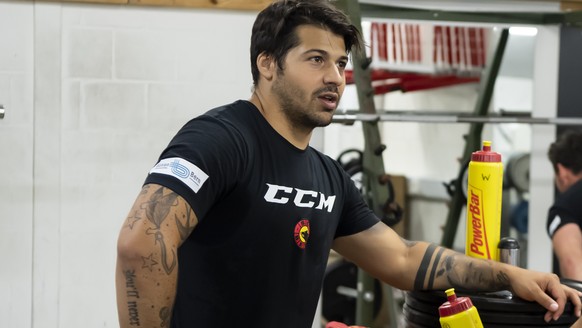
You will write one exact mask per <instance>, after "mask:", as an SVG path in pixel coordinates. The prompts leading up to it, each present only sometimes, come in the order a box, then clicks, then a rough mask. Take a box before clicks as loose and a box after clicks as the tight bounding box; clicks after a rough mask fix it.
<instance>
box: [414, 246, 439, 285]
mask: <svg viewBox="0 0 582 328" xmlns="http://www.w3.org/2000/svg"><path fill="white" fill-rule="evenodd" d="M435 249H436V246H435V245H434V244H430V245H428V248H427V249H426V252H425V253H424V256H423V257H422V261H421V262H420V267H419V268H418V271H417V272H416V279H414V289H415V290H420V289H423V288H422V287H423V286H424V280H425V279H426V271H427V268H428V265H429V263H430V260H431V258H432V254H433V253H434V251H435ZM434 265H435V264H434V263H433V266H434Z"/></svg>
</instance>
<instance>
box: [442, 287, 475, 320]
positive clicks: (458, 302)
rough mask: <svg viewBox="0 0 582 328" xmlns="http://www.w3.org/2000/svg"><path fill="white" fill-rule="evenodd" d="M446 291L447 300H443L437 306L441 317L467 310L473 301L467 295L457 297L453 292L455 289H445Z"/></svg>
mask: <svg viewBox="0 0 582 328" xmlns="http://www.w3.org/2000/svg"><path fill="white" fill-rule="evenodd" d="M445 293H447V299H448V301H447V302H444V303H443V304H442V305H441V306H439V315H440V316H441V317H448V316H450V315H454V314H457V313H460V312H463V311H467V310H469V309H470V308H472V307H473V302H471V299H470V298H468V297H459V298H457V295H456V294H455V289H454V288H451V289H447V290H446V291H445Z"/></svg>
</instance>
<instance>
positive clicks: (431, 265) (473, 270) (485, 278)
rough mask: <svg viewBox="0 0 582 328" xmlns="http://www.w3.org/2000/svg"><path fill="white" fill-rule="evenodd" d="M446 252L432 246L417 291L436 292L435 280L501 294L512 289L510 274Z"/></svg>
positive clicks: (419, 269) (416, 286) (422, 262)
mask: <svg viewBox="0 0 582 328" xmlns="http://www.w3.org/2000/svg"><path fill="white" fill-rule="evenodd" d="M445 251H446V249H445V248H443V247H438V250H437V246H436V245H433V244H431V245H429V246H428V248H427V249H426V252H425V253H424V256H423V258H422V260H421V263H420V266H419V268H418V272H417V274H416V279H415V281H414V289H415V290H422V289H428V290H430V289H433V288H434V284H435V280H441V281H442V279H445V281H446V284H448V285H450V286H451V287H455V288H459V289H476V290H500V289H503V288H508V287H509V277H508V276H507V273H506V272H504V271H498V272H496V271H495V269H494V268H493V266H492V264H491V263H490V262H487V261H484V260H481V259H474V258H469V257H464V256H461V255H460V254H457V253H452V252H447V253H445ZM441 258H442V259H441ZM427 272H429V273H428V274H427ZM427 278H428V282H427V283H426V284H425V280H427ZM441 283H442V282H441Z"/></svg>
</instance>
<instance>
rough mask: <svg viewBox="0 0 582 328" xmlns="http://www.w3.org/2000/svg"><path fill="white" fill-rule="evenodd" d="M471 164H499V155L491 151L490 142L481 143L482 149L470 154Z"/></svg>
mask: <svg viewBox="0 0 582 328" xmlns="http://www.w3.org/2000/svg"><path fill="white" fill-rule="evenodd" d="M471 161H473V162H494V163H497V162H501V154H499V153H496V152H494V151H491V141H483V148H482V149H481V150H478V151H476V152H473V154H471Z"/></svg>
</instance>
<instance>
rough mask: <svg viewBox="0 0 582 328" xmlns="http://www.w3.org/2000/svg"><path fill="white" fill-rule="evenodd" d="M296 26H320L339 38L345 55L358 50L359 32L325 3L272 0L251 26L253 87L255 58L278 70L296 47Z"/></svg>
mask: <svg viewBox="0 0 582 328" xmlns="http://www.w3.org/2000/svg"><path fill="white" fill-rule="evenodd" d="M300 25H314V26H321V27H323V28H326V29H329V30H330V31H331V32H333V33H334V34H337V35H340V36H343V39H344V42H345V46H346V49H347V51H348V52H351V51H352V50H354V51H359V50H361V48H362V43H361V42H362V41H361V34H360V32H359V30H358V29H357V28H356V27H355V26H354V25H353V24H352V23H351V22H350V20H349V18H348V17H347V15H346V14H344V13H343V12H342V11H341V10H339V9H338V8H336V7H335V6H334V5H332V4H331V3H330V2H329V0H279V1H275V2H274V3H272V4H270V5H269V6H268V7H267V8H265V9H264V10H263V11H261V12H260V13H259V15H258V16H257V19H256V20H255V23H254V25H253V30H252V36H251V71H252V74H253V84H254V85H255V86H256V85H257V83H258V81H259V69H258V67H257V58H258V56H259V55H260V54H261V53H266V54H268V55H270V56H272V58H273V59H274V60H275V62H276V63H277V65H278V67H279V69H281V70H282V69H283V62H284V60H285V56H286V55H287V52H288V51H289V50H290V49H291V48H293V47H295V46H297V45H298V44H299V39H298V37H297V34H296V27H297V26H300Z"/></svg>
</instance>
